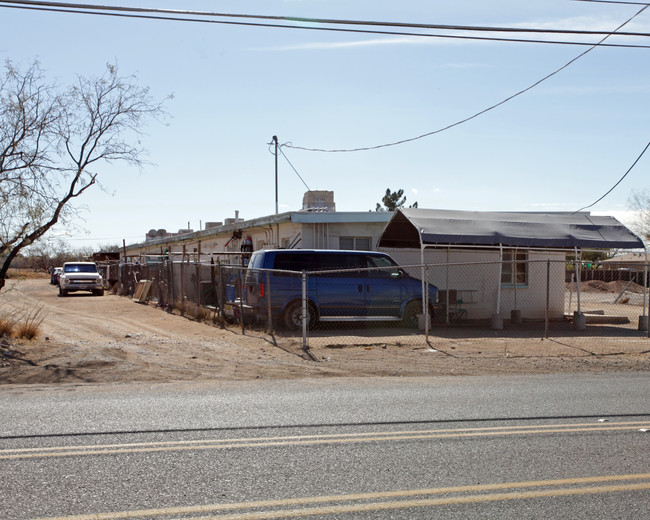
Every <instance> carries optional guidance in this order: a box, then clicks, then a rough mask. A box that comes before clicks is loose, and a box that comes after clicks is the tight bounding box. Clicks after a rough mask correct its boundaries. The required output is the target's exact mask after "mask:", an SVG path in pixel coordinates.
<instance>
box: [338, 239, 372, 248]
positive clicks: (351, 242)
mask: <svg viewBox="0 0 650 520" xmlns="http://www.w3.org/2000/svg"><path fill="white" fill-rule="evenodd" d="M339 249H347V250H350V251H372V239H371V238H370V237H339Z"/></svg>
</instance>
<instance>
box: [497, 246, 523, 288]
mask: <svg viewBox="0 0 650 520" xmlns="http://www.w3.org/2000/svg"><path fill="white" fill-rule="evenodd" d="M501 285H528V253H527V252H525V251H523V252H522V251H517V250H515V249H504V251H503V263H502V264H501Z"/></svg>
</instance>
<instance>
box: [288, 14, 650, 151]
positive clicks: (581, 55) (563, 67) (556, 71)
mask: <svg viewBox="0 0 650 520" xmlns="http://www.w3.org/2000/svg"><path fill="white" fill-rule="evenodd" d="M648 7H649V5H644V7H642V8H641V9H640V10H639V11H637V12H636V13H635V14H634V15H633V16H631V17H630V18H628V19H627V20H626V21H624V22H623V23H622V24H621V25H619V26H618V27H617V28H616V29H614V31H612V32H611V33H609V34H607V36H605V37H604V38H603V39H602V40H601V41H600V42H598V43H596V44H594V45H592V46H591V47H590V48H589V49H587V50H585V51H584V52H582V53H580V54H578V55H577V56H576V57H575V58H573V59H571V60H570V61H568V62H567V63H565V64H564V65H562V66H561V67H560V68H558V69H556V70H554V71H553V72H551V73H550V74H547V75H546V76H544V77H543V78H541V79H539V80H537V81H536V82H535V83H533V84H532V85H529V86H528V87H526V88H524V89H522V90H520V91H518V92H516V93H514V94H512V95H511V96H509V97H507V98H505V99H503V100H501V101H499V102H498V103H495V104H494V105H491V106H489V107H487V108H484V109H483V110H481V111H479V112H476V113H475V114H473V115H471V116H469V117H466V118H465V119H461V120H460V121H456V122H455V123H451V124H449V125H447V126H444V127H442V128H439V129H437V130H433V131H431V132H427V133H425V134H421V135H418V136H415V137H410V138H406V139H401V140H399V141H394V142H391V143H385V144H380V145H375V146H366V147H360V148H346V149H325V148H308V147H304V146H294V145H292V144H287V145H286V146H287V147H289V148H294V149H296V150H303V151H307V152H326V153H344V152H362V151H369V150H378V149H380V148H388V147H391V146H397V145H400V144H405V143H410V142H413V141H417V140H419V139H424V138H425V137H429V136H432V135H435V134H439V133H441V132H444V131H446V130H449V129H451V128H454V127H456V126H460V125H462V124H464V123H467V122H468V121H471V120H472V119H476V118H477V117H479V116H482V115H483V114H486V113H487V112H490V111H491V110H494V109H495V108H498V107H500V106H501V105H504V104H506V103H507V102H509V101H511V100H513V99H515V98H517V97H519V96H521V95H522V94H525V93H526V92H528V91H530V90H532V89H533V88H535V87H537V86H538V85H540V84H541V83H543V82H544V81H546V80H547V79H549V78H552V77H553V76H555V75H556V74H558V73H559V72H561V71H563V70H564V69H566V68H567V67H569V66H570V65H572V64H573V63H575V62H576V61H578V60H579V59H580V58H582V57H583V56H585V55H586V54H587V53H589V52H591V51H593V50H594V49H595V48H597V47H600V46H601V44H602V42H603V41H605V40H606V39H607V38H609V37H610V36H611V35H612V34H616V32H617V31H618V30H619V29H620V28H622V27H625V26H626V25H627V24H628V23H630V22H631V21H632V20H634V19H635V18H636V17H637V16H639V15H640V14H641V13H642V12H643V11H645V10H646V9H647V8H648Z"/></svg>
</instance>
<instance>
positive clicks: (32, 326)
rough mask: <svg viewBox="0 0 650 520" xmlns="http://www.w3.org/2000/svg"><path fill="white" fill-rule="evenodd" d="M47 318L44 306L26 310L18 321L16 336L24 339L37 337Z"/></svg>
mask: <svg viewBox="0 0 650 520" xmlns="http://www.w3.org/2000/svg"><path fill="white" fill-rule="evenodd" d="M44 319H45V313H44V312H43V306H42V305H41V306H40V307H36V308H35V309H29V310H27V311H25V313H24V314H23V316H22V317H20V318H19V319H18V320H17V322H16V327H15V330H14V336H15V337H17V338H24V339H29V340H32V339H36V338H37V337H38V335H39V334H40V331H41V324H42V323H43V320H44Z"/></svg>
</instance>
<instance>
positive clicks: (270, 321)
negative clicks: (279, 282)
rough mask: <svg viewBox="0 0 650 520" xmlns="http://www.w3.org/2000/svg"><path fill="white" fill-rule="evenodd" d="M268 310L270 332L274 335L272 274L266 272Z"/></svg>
mask: <svg viewBox="0 0 650 520" xmlns="http://www.w3.org/2000/svg"><path fill="white" fill-rule="evenodd" d="M265 292H266V309H267V313H268V320H269V325H268V327H269V332H270V333H271V335H273V313H272V312H271V273H270V271H266V291H265Z"/></svg>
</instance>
